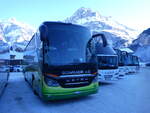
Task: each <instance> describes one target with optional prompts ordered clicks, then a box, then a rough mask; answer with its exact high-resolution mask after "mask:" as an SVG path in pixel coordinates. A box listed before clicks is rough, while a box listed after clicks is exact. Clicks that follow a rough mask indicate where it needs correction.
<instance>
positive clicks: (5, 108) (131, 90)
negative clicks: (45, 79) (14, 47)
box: [0, 68, 150, 113]
mask: <svg viewBox="0 0 150 113" xmlns="http://www.w3.org/2000/svg"><path fill="white" fill-rule="evenodd" d="M149 73H150V68H142V69H141V70H140V72H139V73H137V74H134V75H127V76H125V78H124V79H120V80H119V81H115V82H114V83H109V84H108V83H107V84H106V83H103V84H101V85H100V87H99V93H97V94H95V95H91V96H87V97H82V98H77V99H69V100H61V101H53V102H43V101H42V100H40V99H39V98H38V97H37V96H35V95H34V94H33V92H32V90H31V87H30V86H29V85H28V84H27V83H26V82H25V81H24V79H23V75H22V73H11V75H10V79H9V84H8V86H7V88H6V89H5V92H4V93H3V95H2V96H1V97H0V113H149V112H150V82H149V81H150V74H149Z"/></svg>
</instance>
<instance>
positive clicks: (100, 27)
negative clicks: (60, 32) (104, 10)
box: [65, 7, 138, 47]
mask: <svg viewBox="0 0 150 113" xmlns="http://www.w3.org/2000/svg"><path fill="white" fill-rule="evenodd" d="M65 22H66V23H74V24H80V25H83V26H86V27H88V28H89V29H91V31H92V32H103V33H104V34H105V35H106V36H107V37H108V40H109V43H110V44H111V45H113V46H114V47H120V46H127V45H128V44H131V42H132V41H133V40H134V39H136V38H137V35H138V32H137V31H136V30H134V29H131V28H128V27H127V26H125V25H123V24H120V23H118V22H117V21H114V20H113V19H112V18H111V17H105V16H102V15H100V13H99V12H97V11H93V10H91V9H89V8H84V7H82V8H79V9H78V10H77V11H76V12H75V13H74V14H73V15H72V16H71V17H69V18H67V19H66V20H65Z"/></svg>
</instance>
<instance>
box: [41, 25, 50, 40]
mask: <svg viewBox="0 0 150 113" xmlns="http://www.w3.org/2000/svg"><path fill="white" fill-rule="evenodd" d="M39 30H40V39H41V41H46V40H47V36H48V29H47V26H45V25H42V26H40V28H39Z"/></svg>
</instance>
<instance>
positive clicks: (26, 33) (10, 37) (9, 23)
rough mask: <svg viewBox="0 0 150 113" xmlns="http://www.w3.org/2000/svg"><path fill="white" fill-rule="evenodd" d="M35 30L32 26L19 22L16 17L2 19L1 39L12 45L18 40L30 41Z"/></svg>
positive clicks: (19, 41)
mask: <svg viewBox="0 0 150 113" xmlns="http://www.w3.org/2000/svg"><path fill="white" fill-rule="evenodd" d="M34 31H35V30H34V28H32V27H31V26H29V25H27V24H24V23H21V22H18V21H17V20H16V19H14V18H11V19H8V20H3V21H0V40H2V41H4V42H7V43H8V44H9V45H11V46H13V45H14V43H16V42H17V43H23V42H25V41H29V39H30V38H31V37H32V35H33V33H34Z"/></svg>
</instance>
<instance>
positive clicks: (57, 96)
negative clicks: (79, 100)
mask: <svg viewBox="0 0 150 113" xmlns="http://www.w3.org/2000/svg"><path fill="white" fill-rule="evenodd" d="M98 88H99V87H98V83H94V84H91V85H89V86H85V87H81V88H61V87H56V90H57V89H58V90H57V91H58V92H57V91H56V90H55V89H54V88H52V89H51V88H49V89H46V90H45V91H44V92H43V94H42V98H43V99H44V100H46V101H48V100H61V99H69V98H75V97H81V96H87V95H90V94H95V93H97V92H98ZM53 89H54V90H53ZM52 90H53V91H52ZM55 91H56V92H55Z"/></svg>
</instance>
